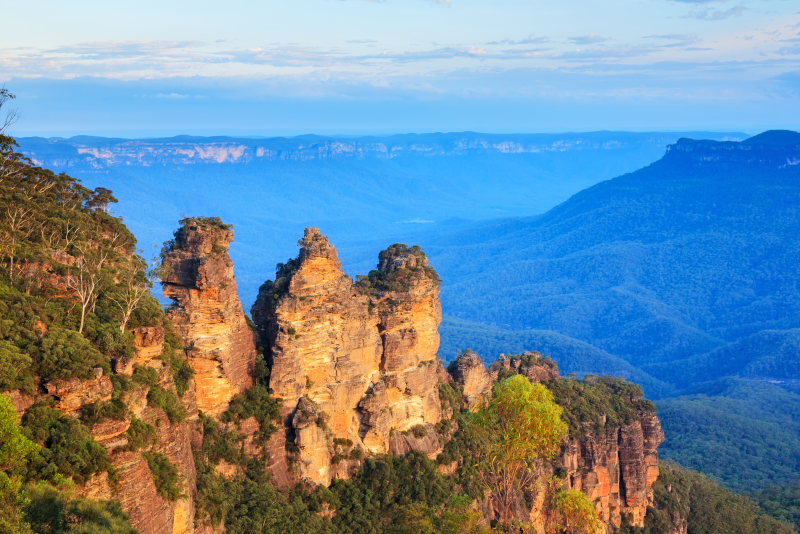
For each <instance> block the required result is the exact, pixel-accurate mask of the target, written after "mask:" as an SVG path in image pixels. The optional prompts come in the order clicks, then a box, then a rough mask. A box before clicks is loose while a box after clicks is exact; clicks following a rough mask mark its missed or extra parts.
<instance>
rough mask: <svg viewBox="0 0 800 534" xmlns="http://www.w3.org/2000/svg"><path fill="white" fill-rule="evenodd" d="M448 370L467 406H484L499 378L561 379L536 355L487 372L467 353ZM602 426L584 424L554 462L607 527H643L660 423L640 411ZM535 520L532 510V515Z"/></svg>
mask: <svg viewBox="0 0 800 534" xmlns="http://www.w3.org/2000/svg"><path fill="white" fill-rule="evenodd" d="M450 369H451V373H452V374H453V378H454V381H455V382H456V383H457V384H458V385H459V386H460V387H461V388H462V391H463V393H464V399H465V403H466V404H468V406H475V405H476V404H477V403H480V402H485V400H484V399H485V398H486V397H487V396H488V395H490V394H491V387H492V383H493V382H494V381H495V380H497V379H498V378H503V376H509V375H511V374H521V375H523V376H525V377H527V378H528V380H530V381H531V382H544V381H550V380H559V378H560V376H559V373H558V368H557V367H556V365H555V364H554V363H553V362H552V361H550V360H549V359H546V358H543V357H542V355H541V354H539V353H537V352H526V353H524V354H522V355H519V356H512V357H506V356H503V355H501V356H500V358H499V359H498V361H496V362H495V363H493V364H492V365H491V366H490V367H489V370H487V369H486V367H485V366H484V364H483V361H482V360H481V359H480V357H478V356H477V355H476V354H474V353H467V354H464V355H461V356H460V357H459V358H458V359H457V360H456V361H455V362H454V364H453V365H452V367H451V368H450ZM629 400H630V399H629ZM602 423H603V424H602V431H601V432H598V431H597V428H595V427H594V425H590V424H584V431H583V432H582V433H581V435H580V436H578V437H569V438H568V440H567V442H566V443H565V444H564V445H563V446H562V448H561V451H560V453H559V455H558V458H557V461H556V463H557V465H558V466H560V467H561V468H563V469H565V470H566V477H565V478H564V488H565V489H577V490H581V491H582V492H583V493H585V494H586V495H587V496H588V497H589V499H590V500H591V501H592V503H593V504H594V507H595V510H596V511H597V512H598V515H599V517H600V518H601V520H602V521H603V522H604V523H605V524H606V525H607V526H608V527H612V528H619V527H620V525H621V524H622V520H623V518H624V517H625V516H627V517H628V518H629V520H630V522H631V524H633V525H636V526H643V525H644V516H645V513H646V512H647V507H648V506H650V505H652V504H653V484H654V483H655V482H656V479H657V478H658V474H659V470H658V452H657V450H656V449H657V447H658V446H659V445H660V444H661V443H662V442H663V441H664V432H663V430H662V429H661V424H660V423H659V421H658V418H657V417H656V415H655V414H654V413H652V412H647V411H639V412H638V413H637V414H636V417H635V420H634V421H633V422H631V423H630V424H626V425H620V426H612V425H611V424H607V423H606V417H605V414H603V416H602ZM538 516H539V514H538V512H536V511H534V512H533V513H531V517H538Z"/></svg>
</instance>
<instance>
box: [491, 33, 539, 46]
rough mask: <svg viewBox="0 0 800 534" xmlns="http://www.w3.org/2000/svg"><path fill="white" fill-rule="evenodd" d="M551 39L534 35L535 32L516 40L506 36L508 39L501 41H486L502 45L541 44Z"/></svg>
mask: <svg viewBox="0 0 800 534" xmlns="http://www.w3.org/2000/svg"><path fill="white" fill-rule="evenodd" d="M549 41H550V39H548V38H547V37H534V36H533V34H530V35H529V36H527V37H526V38H524V39H520V40H519V41H514V40H512V39H507V38H506V39H503V40H501V41H492V42H489V43H486V44H487V45H501V44H502V45H521V44H541V43H547V42H549Z"/></svg>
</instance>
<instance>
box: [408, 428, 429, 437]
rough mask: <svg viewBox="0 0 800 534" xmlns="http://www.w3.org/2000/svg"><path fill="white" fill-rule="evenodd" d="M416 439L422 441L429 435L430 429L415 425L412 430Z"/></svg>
mask: <svg viewBox="0 0 800 534" xmlns="http://www.w3.org/2000/svg"><path fill="white" fill-rule="evenodd" d="M409 430H410V431H411V433H412V434H413V435H414V437H415V438H417V439H421V438H424V437H425V436H427V435H428V429H427V428H426V427H425V425H414V426H412V427H411V428H410V429H409Z"/></svg>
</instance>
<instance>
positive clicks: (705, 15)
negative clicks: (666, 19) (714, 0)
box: [683, 6, 747, 20]
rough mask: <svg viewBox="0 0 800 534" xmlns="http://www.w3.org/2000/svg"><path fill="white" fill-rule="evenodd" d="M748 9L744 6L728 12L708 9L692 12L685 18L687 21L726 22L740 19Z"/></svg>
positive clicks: (733, 8)
mask: <svg viewBox="0 0 800 534" xmlns="http://www.w3.org/2000/svg"><path fill="white" fill-rule="evenodd" d="M745 9H747V8H746V7H744V6H736V7H732V8H730V9H728V10H727V11H722V10H719V9H717V10H711V9H707V10H705V11H690V12H689V13H687V14H686V15H684V16H683V18H685V19H697V20H725V19H728V18H731V17H739V16H741V14H742V13H743V12H744V10H745Z"/></svg>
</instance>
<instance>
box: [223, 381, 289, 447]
mask: <svg viewBox="0 0 800 534" xmlns="http://www.w3.org/2000/svg"><path fill="white" fill-rule="evenodd" d="M280 416H281V411H280V406H279V405H278V401H276V400H275V399H274V398H273V397H272V396H271V395H270V394H269V390H268V389H267V387H266V386H263V385H260V384H256V385H254V386H253V387H251V388H250V389H248V390H246V391H245V392H244V393H239V394H237V395H236V396H234V397H233V399H231V403H230V406H229V407H228V409H227V410H226V411H225V413H223V414H222V417H221V419H222V420H223V421H225V422H239V421H244V420H245V419H249V418H250V417H255V419H256V421H258V426H259V431H258V434H257V435H256V436H255V440H256V443H259V444H261V445H265V444H266V442H267V441H268V440H269V438H270V436H272V434H273V433H274V432H275V431H276V430H277V427H276V426H275V425H274V424H273V423H274V422H278V421H280Z"/></svg>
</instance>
